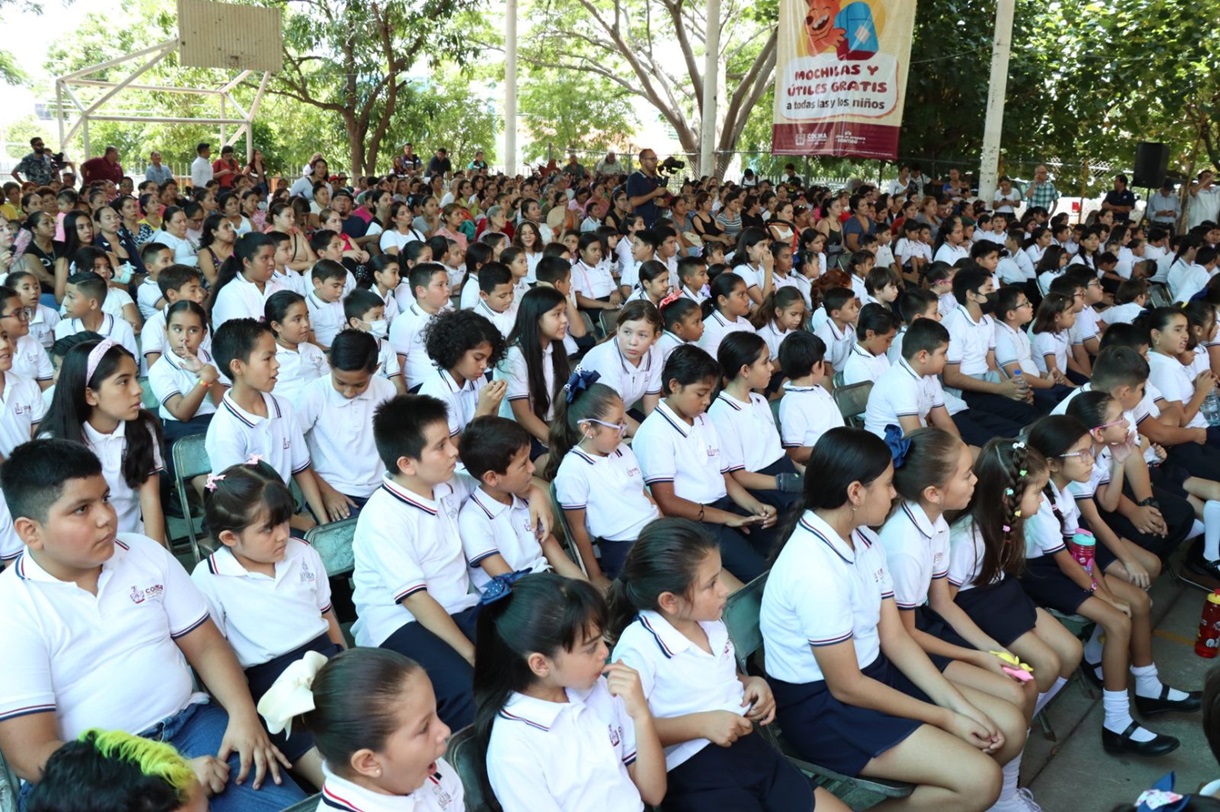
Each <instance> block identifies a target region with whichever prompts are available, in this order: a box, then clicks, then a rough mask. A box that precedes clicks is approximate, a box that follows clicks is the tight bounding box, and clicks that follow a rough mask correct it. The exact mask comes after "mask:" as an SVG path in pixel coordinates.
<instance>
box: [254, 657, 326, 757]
mask: <svg viewBox="0 0 1220 812" xmlns="http://www.w3.org/2000/svg"><path fill="white" fill-rule="evenodd" d="M324 665H326V656H325V655H323V654H319V653H318V652H316V651H307V652H305V656H304V657H302V658H301V659H299V660H297V661H296V662H295V663H293V664H292V665H290V666H288V667H287V668H285V669H284V673H282V674H280V676H279V678H277V679H276V681H275V682H274V683H272V684H271V687H270V688H269V689H268V690H267V693H265V694H263V698H262V699H260V700H259V701H258V712H259V714H261V715H262V717H263V720H264V721H265V722H266V723H267V730H268V732H270V733H272V734H275V733H279V732H280V731H281V730H282V731H284V735H285V736H291V735H292V720H293V719H295V718H296V717H298V716H300V715H301V714H304V713H308V712H309V711H311V710H313V709H314V707H315V705H314V701H313V678H314V677H315V676H317V674H318V670H319V669H320V668H321V667H322V666H324Z"/></svg>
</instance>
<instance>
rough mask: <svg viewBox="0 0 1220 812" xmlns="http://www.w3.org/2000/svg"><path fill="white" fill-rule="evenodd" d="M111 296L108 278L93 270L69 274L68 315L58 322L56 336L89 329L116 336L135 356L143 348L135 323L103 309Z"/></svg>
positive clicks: (65, 293)
mask: <svg viewBox="0 0 1220 812" xmlns="http://www.w3.org/2000/svg"><path fill="white" fill-rule="evenodd" d="M108 295H109V289H108V288H107V287H106V280H105V279H102V277H100V276H98V275H97V274H95V273H93V272H92V271H84V272H82V273H76V274H73V275H72V276H70V277H68V283H67V287H66V288H64V305H63V310H64V318H63V319H62V320H61V321H60V322H59V324H57V325H55V337H56V338H57V339H58V338H63V337H64V336H69V335H72V334H73V333H79V332H81V331H82V330H88V331H89V332H91V333H97V334H98V335H100V336H102V337H103V338H112V339H114V340H115V341H117V342H119V343H120V344H122V345H123V347H124V348H125V349H126V350H127V351H128V352H130V353H131V354H132V357H135V355H136V353H137V352H138V351H139V350H138V349H137V347H136V336H135V333H133V332H132V330H131V325H130V324H128V323H127V322H126V321H124V320H123V319H121V318H116V317H115V316H112V315H110V314H109V313H104V312H102V305H103V304H104V303H105V301H106V297H107V296H108Z"/></svg>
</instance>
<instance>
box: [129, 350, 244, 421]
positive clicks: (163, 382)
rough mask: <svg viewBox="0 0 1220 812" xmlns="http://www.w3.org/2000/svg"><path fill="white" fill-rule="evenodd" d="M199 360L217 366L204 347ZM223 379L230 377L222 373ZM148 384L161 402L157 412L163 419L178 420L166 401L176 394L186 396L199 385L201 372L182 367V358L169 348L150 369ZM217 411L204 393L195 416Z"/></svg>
mask: <svg viewBox="0 0 1220 812" xmlns="http://www.w3.org/2000/svg"><path fill="white" fill-rule="evenodd" d="M199 360H200V361H202V362H203V363H205V364H210V365H212V366H216V361H215V360H214V359H213V358H212V356H211V355H210V354H209V353H208V351H207V350H205V349H204V348H203V347H200V348H199ZM221 379H222V380H223V381H228V378H226V377H225V376H223V375H221ZM148 385H149V387H150V388H151V389H152V392H153V395H154V396H155V397H156V398H157V402H158V403H160V404H161V406H160V408H158V409H157V414H158V415H160V416H161V419H162V420H165V421H169V420H178V418H176V417H174V415H173V413H172V412H170V410H169V409H167V408H166V407H165V402H166V401H167V400H169V399H170V398H172V397H174V396H175V395H178V396H185V395H187V394H189V393H190V391H191V390H192V389H194V388H195V387H196V386H198V385H199V373H197V372H190V371H188V370H185V369H183V368H182V359H181V358H179V357H178V356H176V355H174V352H173V350H169V349H168V348H167V351H166V352H163V353H161V357H160V358H158V359H157V362H156V363H155V364H153V365H152V368H151V369H149V370H148ZM215 413H216V404H215V403H213V402H212V398H211V397H209V396H208V395H204V398H203V400H202V401H200V403H199V408H198V409H196V410H195V417H202V416H204V415H208V414H215Z"/></svg>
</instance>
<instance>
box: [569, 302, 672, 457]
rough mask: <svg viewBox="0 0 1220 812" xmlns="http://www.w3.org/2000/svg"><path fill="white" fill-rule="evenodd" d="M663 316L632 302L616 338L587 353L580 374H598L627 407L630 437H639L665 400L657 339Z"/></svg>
mask: <svg viewBox="0 0 1220 812" xmlns="http://www.w3.org/2000/svg"><path fill="white" fill-rule="evenodd" d="M660 333H661V316H660V314H659V313H658V312H657V309H656V308H655V307H653V306H652V304H651V303H649V302H642V301H639V300H636V301H634V302H628V303H627V304H626V305H625V306H624V307H623V309H622V310H620V311H619V314H618V319H617V321H616V324H615V331H614V335H612V336H611V337H610V338H609V339H608V340H607V341H603V342H602V343H601V344H598V345H597V346H595V347H594V348H593V349H591V350H589V351H588V352H587V353H585V357H584V358H582V359H581V361H580V364H579V365H578V366H577V367H576V371H577V372H591V373H596V374H597V376H598V377H597V378H596V379H595V380H598V381H600V382H601V383H603V384H605V385H606V386H609V387H610V388H611V389H613V390H614V391H615V392H617V393H618V395H619V397H621V398H622V399H623V403H625V404H627V407H628V412H627V434H628V435H630V436H633V437H634V436H635V433H636V432H637V431H638V430H639V427H640V421H641V420H643V419H644V418H645V417H647V416H648V415H650V414H652V410H653V409H655V408H656V405H657V403H658V402H659V401H660V399H661V369H662V367H664V365H665V361H664V360H663V358H662V353H661V348H660V347H658V346H657V344H656V340H657V336H658V335H660Z"/></svg>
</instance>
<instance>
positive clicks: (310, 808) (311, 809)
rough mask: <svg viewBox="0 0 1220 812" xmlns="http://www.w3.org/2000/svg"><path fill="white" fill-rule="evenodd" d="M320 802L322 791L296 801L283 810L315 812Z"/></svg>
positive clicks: (288, 811) (285, 811) (286, 811)
mask: <svg viewBox="0 0 1220 812" xmlns="http://www.w3.org/2000/svg"><path fill="white" fill-rule="evenodd" d="M320 803H322V793H320V792H319V793H318V794H317V795H310V796H309V797H308V798H306V799H305V800H303V801H297V802H296V803H295V804H293V805H292V806H290V807H288V808H287V809H285V810H283V812H316V810H317V808H318V804H320Z"/></svg>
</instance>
